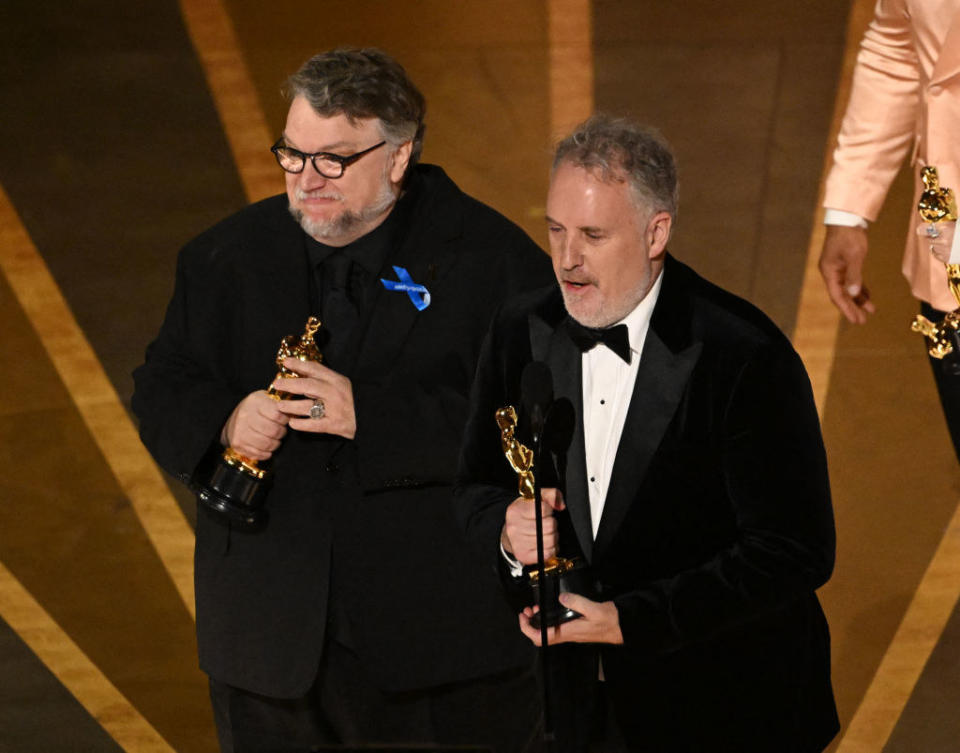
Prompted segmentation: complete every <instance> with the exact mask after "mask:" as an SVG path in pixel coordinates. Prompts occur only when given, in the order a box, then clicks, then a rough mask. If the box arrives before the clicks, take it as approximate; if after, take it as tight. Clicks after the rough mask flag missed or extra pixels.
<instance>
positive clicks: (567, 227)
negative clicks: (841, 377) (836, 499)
mask: <svg viewBox="0 0 960 753" xmlns="http://www.w3.org/2000/svg"><path fill="white" fill-rule="evenodd" d="M676 209H677V178H676V169H675V165H674V159H673V156H672V154H671V152H670V150H669V148H668V147H667V146H666V145H665V144H664V143H663V141H662V140H661V139H660V137H659V136H657V135H656V134H655V133H653V132H651V131H649V130H647V129H645V128H643V127H641V126H638V125H637V124H634V123H632V122H630V121H626V120H617V119H612V118H608V117H603V116H597V117H594V118H592V119H591V120H589V121H587V122H586V123H584V124H583V125H582V126H580V127H579V128H578V129H577V131H576V132H575V133H573V134H572V135H571V136H570V137H568V138H567V139H566V140H564V141H563V142H561V143H560V145H559V147H558V149H557V152H556V155H555V160H554V167H553V174H552V179H551V184H550V193H549V196H548V199H547V223H548V229H549V234H550V246H551V254H552V257H553V267H554V273H555V275H556V278H557V282H558V283H559V288H558V286H557V285H552V286H550V287H549V288H548V289H546V290H544V291H540V292H537V293H535V294H526V295H525V296H522V297H520V298H518V299H516V300H515V301H511V302H509V303H508V304H506V305H505V306H504V307H503V309H502V310H501V311H500V312H499V313H498V315H497V317H496V319H495V321H494V324H493V325H492V328H491V331H490V333H489V334H488V338H487V341H486V343H485V345H484V350H483V352H482V354H481V359H480V364H479V367H478V372H477V379H476V381H475V383H474V393H473V396H472V398H471V400H472V403H471V416H470V419H469V420H468V424H467V430H466V434H465V440H464V447H463V451H462V455H461V468H460V472H459V476H458V512H459V515H460V517H461V520H462V523H463V525H464V526H465V528H466V530H467V532H468V535H469V536H470V537H471V539H472V540H473V541H474V542H475V543H476V544H477V545H478V546H479V551H480V553H481V555H482V556H484V557H486V558H487V559H486V561H487V564H488V567H487V570H488V571H493V570H495V569H496V570H499V571H500V572H501V573H502V574H503V575H504V579H505V582H506V583H507V584H508V585H513V584H514V582H515V580H514V579H515V578H516V577H518V571H519V569H520V566H522V565H530V564H532V563H534V562H535V561H536V545H535V541H536V535H535V527H534V517H535V512H536V511H535V510H534V503H533V502H532V501H530V500H528V499H524V498H523V497H517V492H516V490H517V478H516V475H515V474H514V472H513V471H512V470H511V467H510V466H509V465H508V463H507V461H506V459H505V458H504V453H503V451H502V448H501V446H500V429H499V428H498V426H497V425H496V424H495V422H494V418H493V417H494V412H495V411H496V410H498V409H499V408H501V407H503V406H506V405H513V406H517V407H519V406H520V405H521V404H522V399H523V395H522V391H523V389H524V379H523V378H522V374H523V372H524V368H525V367H526V365H527V364H528V363H530V362H531V361H541V362H544V363H546V364H547V366H549V368H550V370H551V372H552V376H553V381H554V394H555V395H556V396H557V397H558V398H567V399H569V400H570V401H571V402H572V404H573V406H574V413H575V416H576V421H575V430H574V435H573V441H572V444H571V445H570V449H569V453H568V457H567V466H566V472H565V473H561V474H560V475H561V478H560V480H559V483H557V484H555V485H556V486H557V487H558V488H556V489H555V488H546V489H544V490H543V504H542V511H543V515H544V540H545V546H546V555H547V556H550V555H552V554H554V553H555V552H557V550H558V548H559V552H560V554H561V555H563V556H565V557H572V556H575V555H580V556H583V557H584V558H585V559H586V560H587V561H588V562H589V565H590V568H591V571H592V577H593V580H594V581H595V586H596V594H595V598H592V599H588V598H586V597H585V596H582V595H577V594H565V595H563V596H562V597H561V601H562V603H563V604H564V605H566V606H568V607H569V608H571V609H573V610H574V611H576V612H578V613H580V614H581V615H582V617H580V618H579V619H575V620H573V621H571V622H567V623H564V624H562V625H560V626H559V628H556V629H551V630H550V631H549V642H550V643H551V644H558V645H556V646H552V647H550V648H549V649H548V659H549V662H548V668H549V671H548V682H549V683H550V690H551V691H552V697H553V698H554V699H555V700H556V706H555V708H553V713H552V718H553V721H554V723H555V726H556V729H557V743H558V746H559V749H560V750H578V751H579V750H631V751H651V752H654V751H655V752H656V753H669V752H672V751H703V752H705V753H706V752H709V753H718V751H731V753H732V752H733V751H736V752H737V753H747V752H749V751H756V752H757V753H761V751H762V752H763V753H771V751H777V752H778V753H785V752H787V751H795V752H796V753H810V752H812V751H820V750H822V749H823V748H824V747H825V746H826V745H827V743H828V742H829V741H830V739H831V738H832V737H833V736H834V735H835V733H836V731H837V729H838V721H837V715H836V709H835V706H834V700H833V693H832V689H831V684H830V651H829V634H828V630H827V624H826V621H825V619H824V615H823V612H822V611H821V608H820V605H819V603H818V601H817V597H816V595H815V593H814V592H815V589H816V588H817V587H819V586H820V585H822V584H823V583H824V582H825V581H826V580H827V579H828V577H829V576H830V573H831V570H832V567H833V558H834V530H833V515H832V509H831V503H830V491H829V484H828V479H827V468H826V460H825V455H824V448H823V443H822V440H821V436H820V427H819V422H818V419H817V414H816V410H815V407H814V403H813V399H812V395H811V391H810V386H809V382H808V380H807V377H806V373H805V371H804V368H803V365H802V363H801V362H800V359H799V357H798V356H797V354H796V353H795V352H794V350H793V348H792V347H791V346H790V343H789V342H788V341H787V339H786V338H785V337H784V336H783V334H782V333H781V332H780V331H779V330H777V328H776V327H775V326H774V325H773V324H772V323H771V322H770V321H769V319H767V317H765V316H764V315H763V314H762V313H761V312H760V311H759V310H757V309H756V308H754V307H753V306H752V305H750V304H749V303H747V302H745V301H743V300H741V299H739V298H737V297H735V296H733V295H731V294H729V293H727V292H725V291H723V290H721V289H720V288H718V287H716V286H714V285H712V284H711V283H709V282H707V281H706V280H704V279H702V278H700V277H699V276H697V275H696V274H695V273H694V272H693V271H692V270H691V269H690V268H689V267H687V266H685V265H683V264H681V263H680V262H678V261H676V260H675V259H673V258H672V257H670V256H669V255H668V254H667V252H666V247H667V241H668V240H669V237H670V232H671V228H672V225H673V222H674V219H675V217H676ZM529 419H530V416H523V415H521V416H520V427H521V430H522V427H523V426H524V423H525V421H527V422H529ZM518 431H520V430H518ZM546 431H547V430H546V429H544V432H546ZM518 438H519V440H520V441H521V442H524V443H525V444H527V445H528V446H529V445H531V441H530V437H529V435H528V436H526V437H524V436H523V434H522V432H521V434H520V435H518ZM540 463H541V467H543V468H547V467H548V466H549V465H550V463H548V462H547V460H546V458H544V459H541V460H540ZM539 472H540V471H539V470H538V471H537V473H539ZM563 524H567V525H568V528H564V527H563ZM533 613H534V611H533V610H532V609H530V608H529V607H528V608H526V609H524V611H523V612H522V614H521V615H520V628H521V630H522V632H523V633H524V634H525V635H526V636H527V637H528V638H529V639H530V640H531V641H532V642H533V643H535V644H538V645H539V643H540V632H539V630H534V629H533V628H532V627H531V624H530V618H531V617H532V615H533ZM560 644H562V645H560Z"/></svg>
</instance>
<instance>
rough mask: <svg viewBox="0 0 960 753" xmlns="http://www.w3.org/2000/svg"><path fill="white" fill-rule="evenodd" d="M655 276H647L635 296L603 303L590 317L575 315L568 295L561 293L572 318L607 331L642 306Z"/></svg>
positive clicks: (585, 325)
mask: <svg viewBox="0 0 960 753" xmlns="http://www.w3.org/2000/svg"><path fill="white" fill-rule="evenodd" d="M652 277H653V275H652V274H647V275H645V276H644V278H643V279H642V280H641V281H640V282H639V284H638V285H637V287H636V288H634V291H633V294H632V295H629V296H626V297H625V298H624V300H622V301H602V302H601V303H600V308H598V309H597V310H596V311H595V312H594V313H592V314H588V315H581V314H577V315H575V314H574V313H573V312H572V311H571V310H570V306H569V305H568V304H567V294H566V293H565V292H564V291H563V289H562V288H561V290H560V293H561V295H562V296H563V307H564V308H565V309H566V310H567V314H569V316H570V318H571V319H573V320H574V321H576V322H578V323H579V324H582V325H583V326H584V327H590V328H592V329H606V328H607V327H611V326H613V325H614V324H616V323H617V322H619V321H622V320H623V319H624V318H626V316H627V314H629V313H630V312H631V311H633V310H634V309H635V308H636V307H637V306H639V305H640V301H642V300H643V299H644V298H646V296H647V293H649V292H650V288H651V287H653V285H652V284H651V279H652Z"/></svg>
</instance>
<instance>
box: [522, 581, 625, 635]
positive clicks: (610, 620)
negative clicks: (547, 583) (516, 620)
mask: <svg viewBox="0 0 960 753" xmlns="http://www.w3.org/2000/svg"><path fill="white" fill-rule="evenodd" d="M560 603H561V604H563V606H565V607H568V608H569V609H572V610H573V611H574V612H579V613H580V614H581V615H582V617H579V618H577V619H575V620H570V622H565V623H563V624H562V625H557V627H552V628H549V629H548V630H547V641H548V642H549V643H550V645H553V644H555V643H613V644H616V645H621V644H622V643H623V633H621V632H620V613H619V612H618V611H617V606H616V604H614V603H613V602H612V601H591V600H590V599H588V598H586V597H585V596H580V595H579V594H570V593H564V594H560ZM537 611H538V610H537V608H536V607H526V608H525V609H524V610H523V611H522V612H521V613H520V630H522V631H523V634H524V635H525V636H527V638H529V639H530V640H531V641H533V643H534V644H535V645H537V646H539V645H540V631H539V630H538V629H537V628H535V627H533V625H531V624H530V618H531V617H533V615H535V614H536V613H537Z"/></svg>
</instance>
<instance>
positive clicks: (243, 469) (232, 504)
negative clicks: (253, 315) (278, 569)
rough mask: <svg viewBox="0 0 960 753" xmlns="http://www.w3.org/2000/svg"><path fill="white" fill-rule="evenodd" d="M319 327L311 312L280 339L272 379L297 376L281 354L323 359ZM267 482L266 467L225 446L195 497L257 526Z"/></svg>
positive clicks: (282, 395) (276, 393) (277, 394)
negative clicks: (298, 327)
mask: <svg viewBox="0 0 960 753" xmlns="http://www.w3.org/2000/svg"><path fill="white" fill-rule="evenodd" d="M318 329H320V320H319V319H318V318H316V317H315V316H311V317H310V318H309V319H308V320H307V323H306V326H305V327H304V330H303V334H302V335H301V336H300V337H299V338H298V337H297V336H296V335H287V336H286V337H284V338H283V340H281V342H280V349H279V350H278V351H277V357H276V364H277V368H278V369H279V371H278V372H277V376H276V377H275V379H279V378H281V377H282V378H284V379H289V378H293V377H296V376H297V374H296V373H294V372H292V371H290V370H289V369H288V368H286V367H285V366H284V365H283V359H284V358H291V357H292V358H296V359H298V360H300V361H316V362H320V361H322V360H323V356H322V354H321V353H320V350H319V348H318V347H317V344H316V342H315V340H314V336H315V335H316V333H317V330H318ZM267 394H268V395H270V397H272V398H273V399H275V400H286V399H287V398H288V397H290V393H288V392H283V391H282V390H276V389H274V388H273V387H272V386H271V387H270V388H269V389H268V390H267ZM269 485H270V471H269V470H268V469H266V468H262V467H260V466H259V465H258V463H257V461H256V460H253V459H252V458H248V457H245V456H244V455H242V454H240V453H239V452H237V451H236V450H234V449H233V448H232V447H228V448H227V449H226V450H224V451H223V454H222V455H221V456H220V459H219V460H218V461H217V465H216V467H215V468H214V470H213V473H212V474H211V476H210V480H209V482H208V483H206V484H200V485H199V486H198V488H197V500H198V501H199V502H200V504H201V505H203V506H204V507H206V508H207V509H208V510H211V511H213V512H214V513H216V514H217V515H218V516H220V517H223V518H225V519H227V520H228V521H230V522H232V523H239V524H241V525H243V526H247V527H258V526H261V525H263V523H264V522H265V520H266V516H267V513H266V511H265V510H264V509H263V501H264V498H265V497H266V492H267V488H268V487H269Z"/></svg>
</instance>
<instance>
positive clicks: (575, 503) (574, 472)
mask: <svg viewBox="0 0 960 753" xmlns="http://www.w3.org/2000/svg"><path fill="white" fill-rule="evenodd" d="M561 321H563V319H561ZM530 351H531V353H532V355H533V359H534V360H537V361H544V362H545V363H546V364H547V366H549V367H550V372H551V374H552V375H553V394H554V398H555V399H559V398H561V397H565V398H567V399H568V400H569V401H570V402H571V403H572V404H573V411H574V417H575V420H574V433H573V439H572V440H571V442H570V449H569V451H568V453H567V472H566V478H565V486H566V502H567V510H568V514H569V515H570V522H571V524H572V525H573V529H574V531H576V534H577V539H578V541H579V543H580V550H581V551H582V552H583V554H584V556H585V557H586V558H587V560H588V561H589V560H590V558H591V557H592V556H593V527H592V525H591V523H590V497H589V496H588V491H587V461H586V451H585V449H584V440H583V390H582V389H581V387H580V384H581V368H582V359H581V356H580V351H579V349H578V348H577V346H576V345H574V344H573V342H572V341H571V340H570V338H569V336H568V335H567V333H566V330H565V329H564V328H563V327H559V326H553V325H551V324H548V323H547V322H545V321H544V320H543V319H541V318H539V317H537V316H536V315H532V316H531V318H530Z"/></svg>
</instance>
